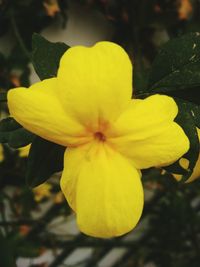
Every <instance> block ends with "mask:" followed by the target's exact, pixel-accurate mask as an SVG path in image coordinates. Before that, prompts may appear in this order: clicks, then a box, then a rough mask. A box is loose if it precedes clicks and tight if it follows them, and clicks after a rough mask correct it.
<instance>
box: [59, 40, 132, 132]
mask: <svg viewBox="0 0 200 267" xmlns="http://www.w3.org/2000/svg"><path fill="white" fill-rule="evenodd" d="M58 82H59V93H60V99H61V101H62V102H63V106H64V108H65V109H66V111H67V113H70V114H73V116H75V117H76V118H77V119H78V120H80V121H81V122H82V123H84V124H85V125H87V126H88V127H89V128H90V127H91V128H92V129H93V128H95V129H96V128H98V125H99V123H101V124H102V123H107V122H108V121H112V120H114V119H116V118H117V117H118V115H119V114H120V113H121V112H122V110H124V108H125V107H126V106H127V104H128V103H129V101H130V99H131V95H132V65H131V62H130V59H129V57H128V55H127V54H126V52H125V51H124V50H123V49H122V48H121V47H120V46H118V45H117V44H114V43H111V42H99V43H97V44H96V45H95V46H93V47H90V48H89V47H83V46H77V47H73V48H70V49H68V50H67V52H66V53H65V54H64V55H63V57H62V59H61V62H60V68H59V71H58Z"/></svg>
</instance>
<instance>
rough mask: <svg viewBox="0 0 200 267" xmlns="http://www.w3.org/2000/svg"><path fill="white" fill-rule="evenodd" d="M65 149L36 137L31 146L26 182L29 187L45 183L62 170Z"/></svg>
mask: <svg viewBox="0 0 200 267" xmlns="http://www.w3.org/2000/svg"><path fill="white" fill-rule="evenodd" d="M65 149H66V148H65V147H62V146H60V145H57V144H54V143H51V142H49V141H47V140H44V139H42V138H40V137H36V138H35V139H34V141H33V143H32V145H31V149H30V153H29V157H28V166H27V174H26V180H27V184H28V185H29V186H31V187H34V186H37V185H39V184H41V183H43V182H45V181H46V180H47V179H48V178H50V176H51V175H52V174H53V173H55V172H58V171H61V170H62V169H63V157H64V152H65Z"/></svg>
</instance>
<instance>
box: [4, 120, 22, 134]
mask: <svg viewBox="0 0 200 267" xmlns="http://www.w3.org/2000/svg"><path fill="white" fill-rule="evenodd" d="M21 127H22V126H21V125H20V124H19V123H18V122H17V121H16V120H15V119H13V118H12V117H9V118H5V119H3V120H1V121H0V132H9V131H14V130H17V129H19V128H21Z"/></svg>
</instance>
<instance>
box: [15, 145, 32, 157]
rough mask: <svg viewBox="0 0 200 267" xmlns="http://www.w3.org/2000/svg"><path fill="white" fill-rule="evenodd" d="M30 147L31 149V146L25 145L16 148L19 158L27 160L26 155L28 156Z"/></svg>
mask: <svg viewBox="0 0 200 267" xmlns="http://www.w3.org/2000/svg"><path fill="white" fill-rule="evenodd" d="M30 147H31V145H27V146H24V147H20V148H18V150H19V156H20V157H21V158H27V157H28V154H29V150H30Z"/></svg>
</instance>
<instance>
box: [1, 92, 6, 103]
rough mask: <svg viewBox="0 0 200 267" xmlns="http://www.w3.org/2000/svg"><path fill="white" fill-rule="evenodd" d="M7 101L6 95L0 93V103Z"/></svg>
mask: <svg viewBox="0 0 200 267" xmlns="http://www.w3.org/2000/svg"><path fill="white" fill-rule="evenodd" d="M6 101H7V93H0V102H6Z"/></svg>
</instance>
